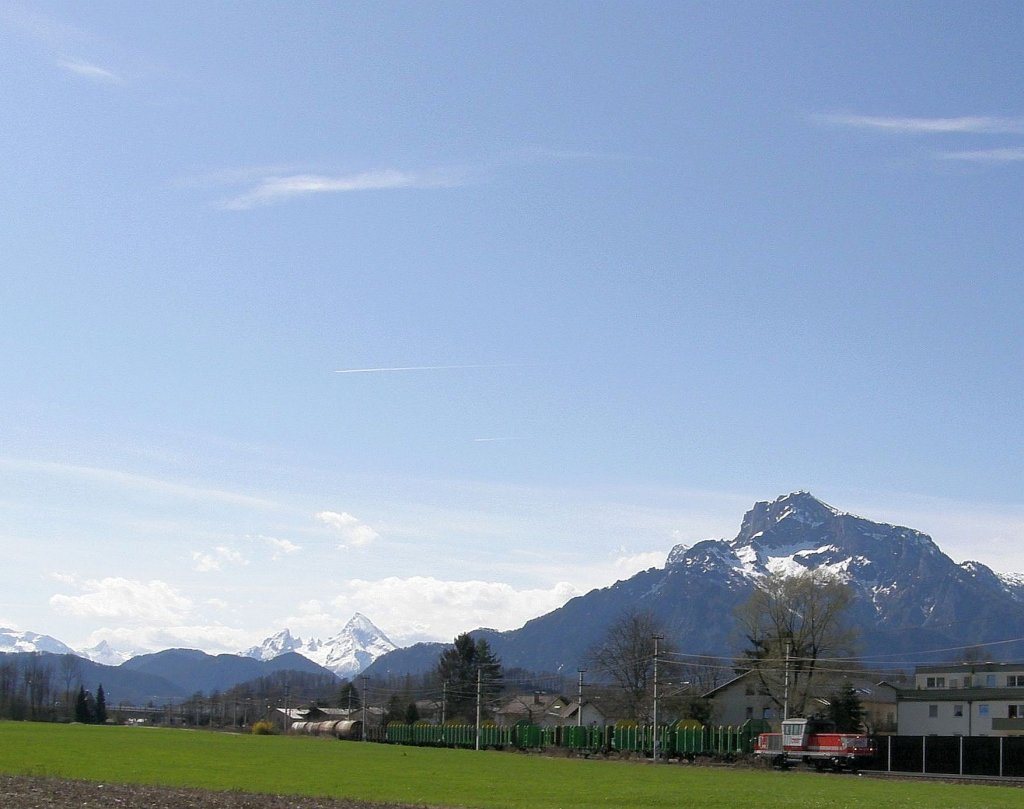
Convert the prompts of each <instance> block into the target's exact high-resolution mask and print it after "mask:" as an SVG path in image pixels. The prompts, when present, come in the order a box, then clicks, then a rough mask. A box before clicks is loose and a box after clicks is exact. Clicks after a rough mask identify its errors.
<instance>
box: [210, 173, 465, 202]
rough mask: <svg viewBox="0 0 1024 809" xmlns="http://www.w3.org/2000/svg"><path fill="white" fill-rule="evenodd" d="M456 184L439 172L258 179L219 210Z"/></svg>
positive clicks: (285, 176)
mask: <svg viewBox="0 0 1024 809" xmlns="http://www.w3.org/2000/svg"><path fill="white" fill-rule="evenodd" d="M459 184H460V183H459V180H458V179H457V178H456V177H455V176H454V175H452V174H451V173H448V172H442V171H435V172H420V173H417V172H408V171H399V170H397V169H382V170H379V171H364V172H360V173H357V174H347V175H336V176H330V175H323V174H289V175H282V176H277V175H274V176H268V177H262V178H260V179H259V180H258V181H257V182H256V184H255V185H254V186H252V187H251V188H250V189H249V190H247V191H245V192H243V193H241V194H238V195H237V196H234V197H231V198H229V199H226V200H224V201H223V202H221V203H220V207H221V208H226V209H228V210H235V211H244V210H249V209H251V208H259V207H264V206H267V205H274V204H276V203H279V202H285V201H287V200H290V199H294V198H296V197H301V196H309V195H311V194H339V193H350V192H353V191H388V190H395V189H406V188H441V187H448V186H454V185H459Z"/></svg>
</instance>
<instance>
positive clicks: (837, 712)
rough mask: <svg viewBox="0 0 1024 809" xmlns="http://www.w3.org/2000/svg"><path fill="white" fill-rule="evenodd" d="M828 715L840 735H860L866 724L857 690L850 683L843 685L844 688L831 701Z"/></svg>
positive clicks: (833, 695)
mask: <svg viewBox="0 0 1024 809" xmlns="http://www.w3.org/2000/svg"><path fill="white" fill-rule="evenodd" d="M828 714H829V718H830V719H831V720H832V721H833V722H835V723H836V730H837V731H839V732H840V733H859V732H860V730H861V729H862V727H863V724H864V715H865V711H864V706H863V704H862V703H861V701H860V695H859V694H858V693H857V689H855V688H854V687H853V686H852V685H851V684H850V683H843V686H842V688H840V689H839V691H837V692H835V693H833V694H832V696H831V697H830V699H829V706H828Z"/></svg>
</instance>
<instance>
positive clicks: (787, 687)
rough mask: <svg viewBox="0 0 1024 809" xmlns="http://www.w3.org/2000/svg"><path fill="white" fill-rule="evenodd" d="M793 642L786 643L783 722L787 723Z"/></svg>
mask: <svg viewBox="0 0 1024 809" xmlns="http://www.w3.org/2000/svg"><path fill="white" fill-rule="evenodd" d="M790 643H791V641H788V640H787V641H786V680H785V683H786V684H785V688H784V690H783V699H782V721H783V722H785V721H786V720H787V719H789V644H790Z"/></svg>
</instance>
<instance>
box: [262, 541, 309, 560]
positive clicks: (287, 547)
mask: <svg viewBox="0 0 1024 809" xmlns="http://www.w3.org/2000/svg"><path fill="white" fill-rule="evenodd" d="M260 539H262V540H263V541H264V542H265V543H267V544H268V545H269V546H270V547H271V548H273V550H274V557H273V558H274V559H280V558H281V557H283V556H288V555H289V554H292V553H298V552H299V551H301V550H302V546H301V545H296V544H295V543H294V542H292V541H291V540H288V539H278V538H277V537H260Z"/></svg>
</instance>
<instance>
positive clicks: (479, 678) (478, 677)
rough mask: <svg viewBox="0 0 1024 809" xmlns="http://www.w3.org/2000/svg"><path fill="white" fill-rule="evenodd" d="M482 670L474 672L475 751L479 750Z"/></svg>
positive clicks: (482, 690) (482, 691) (482, 687)
mask: <svg viewBox="0 0 1024 809" xmlns="http://www.w3.org/2000/svg"><path fill="white" fill-rule="evenodd" d="M483 676H484V670H483V669H482V668H478V669H477V670H476V749H477V750H479V749H480V703H481V702H482V700H483V693H484V679H483Z"/></svg>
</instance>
